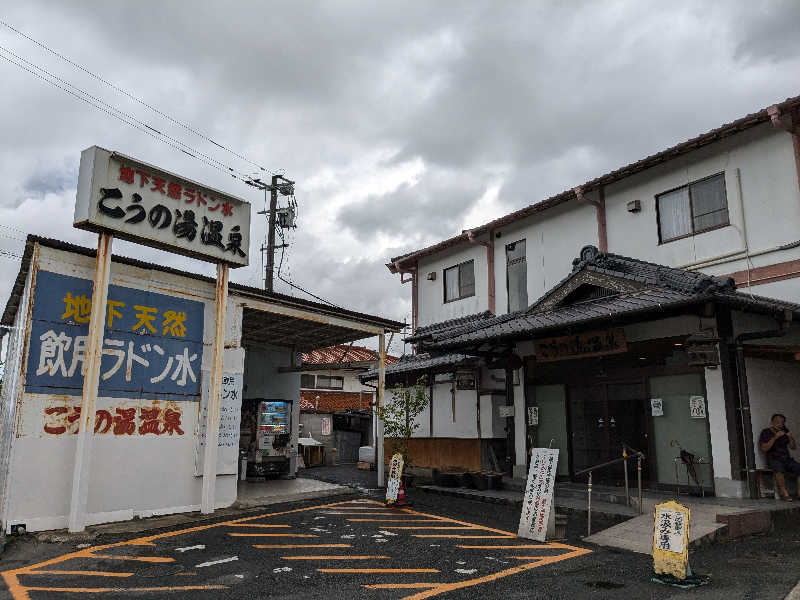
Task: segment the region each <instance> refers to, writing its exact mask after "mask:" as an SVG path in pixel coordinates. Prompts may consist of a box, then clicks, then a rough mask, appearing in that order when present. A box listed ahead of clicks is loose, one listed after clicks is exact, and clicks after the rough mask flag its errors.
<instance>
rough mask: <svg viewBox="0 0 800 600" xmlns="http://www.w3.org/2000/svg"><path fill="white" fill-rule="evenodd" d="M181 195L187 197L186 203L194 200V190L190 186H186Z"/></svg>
mask: <svg viewBox="0 0 800 600" xmlns="http://www.w3.org/2000/svg"><path fill="white" fill-rule="evenodd" d="M183 195H184V196H186V197H187V198H188V200H187V201H186V204H191V203H192V202H194V190H193V189H192V188H186V189H185V190H184V191H183Z"/></svg>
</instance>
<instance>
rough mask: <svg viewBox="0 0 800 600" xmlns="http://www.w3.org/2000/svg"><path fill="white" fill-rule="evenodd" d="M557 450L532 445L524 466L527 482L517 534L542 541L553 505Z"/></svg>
mask: <svg viewBox="0 0 800 600" xmlns="http://www.w3.org/2000/svg"><path fill="white" fill-rule="evenodd" d="M557 470H558V449H557V448H555V449H550V448H534V449H533V452H532V454H531V466H530V468H529V469H528V484H527V486H526V487H525V497H524V499H523V501H522V514H521V515H520V519H519V530H518V532H517V535H518V536H519V537H523V538H527V539H531V540H537V541H540V542H543V541H545V537H546V536H547V523H548V520H549V518H550V511H551V510H552V507H553V493H554V490H555V481H556V472H557Z"/></svg>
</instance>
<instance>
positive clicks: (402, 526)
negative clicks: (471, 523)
mask: <svg viewBox="0 0 800 600" xmlns="http://www.w3.org/2000/svg"><path fill="white" fill-rule="evenodd" d="M381 529H472V530H473V531H474V530H475V529H478V528H477V527H462V526H460V525H457V526H455V527H453V526H452V525H450V526H449V527H438V526H436V525H391V526H388V527H381Z"/></svg>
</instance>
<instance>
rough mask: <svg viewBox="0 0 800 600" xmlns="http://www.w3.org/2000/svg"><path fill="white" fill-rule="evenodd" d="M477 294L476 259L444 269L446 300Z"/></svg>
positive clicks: (450, 300)
mask: <svg viewBox="0 0 800 600" xmlns="http://www.w3.org/2000/svg"><path fill="white" fill-rule="evenodd" d="M474 295H475V261H473V260H469V261H467V262H463V263H461V264H460V265H456V266H455V267H450V268H449V269H445V270H444V301H445V302H452V301H453V300H460V299H461V298H467V297H469V296H474Z"/></svg>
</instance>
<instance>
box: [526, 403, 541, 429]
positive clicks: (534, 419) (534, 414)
mask: <svg viewBox="0 0 800 600" xmlns="http://www.w3.org/2000/svg"><path fill="white" fill-rule="evenodd" d="M538 424H539V407H538V406H529V407H528V425H538Z"/></svg>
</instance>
